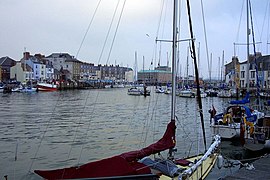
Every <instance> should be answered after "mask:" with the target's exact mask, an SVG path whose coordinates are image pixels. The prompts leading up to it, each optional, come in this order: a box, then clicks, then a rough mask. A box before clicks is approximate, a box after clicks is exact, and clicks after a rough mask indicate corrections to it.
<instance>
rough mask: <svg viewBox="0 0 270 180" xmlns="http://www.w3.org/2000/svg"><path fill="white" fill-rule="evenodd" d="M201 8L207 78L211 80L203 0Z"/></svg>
mask: <svg viewBox="0 0 270 180" xmlns="http://www.w3.org/2000/svg"><path fill="white" fill-rule="evenodd" d="M201 10H202V19H203V32H204V40H205V47H206V58H207V62H208V72H209V78H210V80H211V72H210V70H209V68H210V64H209V51H208V43H207V35H206V26H205V17H204V9H203V1H202V0H201Z"/></svg>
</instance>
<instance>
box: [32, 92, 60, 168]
mask: <svg viewBox="0 0 270 180" xmlns="http://www.w3.org/2000/svg"><path fill="white" fill-rule="evenodd" d="M60 97H61V96H59V97H58V99H57V101H56V105H55V106H54V108H53V112H52V113H51V118H50V119H49V121H48V122H47V125H46V128H45V131H44V132H43V134H42V136H41V139H40V142H39V144H38V148H37V150H36V152H35V155H34V158H33V160H32V161H31V164H30V167H29V170H28V172H31V169H32V166H33V164H34V161H35V160H36V158H37V154H38V151H39V149H40V147H41V143H42V141H43V139H44V137H45V134H46V132H47V130H48V127H49V125H50V122H51V120H52V115H54V114H55V110H56V107H57V105H58V103H59V99H60Z"/></svg>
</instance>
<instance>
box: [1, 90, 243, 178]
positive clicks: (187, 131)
mask: <svg viewBox="0 0 270 180" xmlns="http://www.w3.org/2000/svg"><path fill="white" fill-rule="evenodd" d="M153 88H154V87H152V89H151V96H148V97H144V96H130V95H127V89H126V88H112V89H94V90H93V89H91V90H70V91H56V92H38V93H33V94H27V93H12V94H0V119H1V120H0V146H1V148H0V159H1V163H0V179H3V177H4V176H5V175H7V176H8V179H41V178H40V177H39V176H37V175H36V174H34V173H33V171H34V170H35V169H55V168H62V167H67V166H75V165H78V164H84V163H86V162H89V161H93V160H98V159H101V158H105V157H109V156H112V155H117V154H120V153H122V152H126V151H130V150H135V149H139V148H142V147H145V146H146V145H148V144H150V143H152V142H154V141H155V140H158V139H159V138H161V137H162V135H163V133H164V132H165V129H166V125H167V123H168V122H169V121H170V115H171V112H170V107H171V96H170V95H166V94H157V93H155V92H154V89H153ZM195 101H196V100H195V98H181V97H177V100H176V104H177V107H176V116H177V117H178V120H177V137H176V140H177V147H176V148H177V152H176V156H179V157H184V156H188V155H191V154H195V153H198V152H204V147H203V144H202V142H203V141H202V135H201V134H202V133H201V127H200V117H199V114H198V113H195V112H197V111H198V108H197V105H196V102H195ZM227 102H228V99H220V98H217V97H214V98H210V97H207V98H203V113H204V119H205V128H206V136H207V143H208V145H209V144H210V143H211V137H212V135H211V132H210V128H209V124H210V120H209V119H210V115H209V113H208V110H209V109H210V108H211V107H212V105H214V106H215V108H216V109H217V111H218V112H221V111H222V109H223V108H224V106H226V105H227ZM233 149H235V150H233ZM222 153H224V154H225V155H226V156H227V157H229V158H234V157H235V154H238V155H239V154H240V155H239V156H241V153H242V150H241V147H239V146H235V145H233V144H231V143H227V144H226V143H225V144H223V149H222ZM164 156H166V154H165V155H164Z"/></svg>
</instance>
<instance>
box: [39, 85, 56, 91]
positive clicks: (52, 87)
mask: <svg viewBox="0 0 270 180" xmlns="http://www.w3.org/2000/svg"><path fill="white" fill-rule="evenodd" d="M37 89H38V91H56V90H57V85H56V84H50V83H38V84H37Z"/></svg>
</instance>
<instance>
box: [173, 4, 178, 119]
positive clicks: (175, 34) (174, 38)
mask: <svg viewBox="0 0 270 180" xmlns="http://www.w3.org/2000/svg"><path fill="white" fill-rule="evenodd" d="M177 8H178V0H174V3H173V41H172V42H173V43H172V102H171V103H172V104H171V121H175V104H176V97H175V96H176V93H175V91H176V57H177V56H176V52H177V15H178V9H177Z"/></svg>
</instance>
